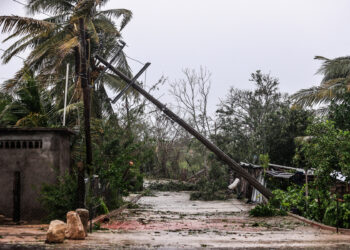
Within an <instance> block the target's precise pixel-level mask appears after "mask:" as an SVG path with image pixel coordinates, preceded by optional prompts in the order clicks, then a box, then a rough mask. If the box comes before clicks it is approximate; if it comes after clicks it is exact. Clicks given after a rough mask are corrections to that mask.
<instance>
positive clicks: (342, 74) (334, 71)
mask: <svg viewBox="0 0 350 250" xmlns="http://www.w3.org/2000/svg"><path fill="white" fill-rule="evenodd" d="M315 59H317V60H322V61H323V62H322V66H321V67H320V69H319V70H318V71H317V73H318V74H322V75H323V79H322V81H321V83H320V85H319V86H313V87H311V88H308V89H301V90H299V91H298V92H296V93H295V94H294V95H292V98H293V99H294V101H295V103H296V104H298V105H301V106H312V105H315V104H329V103H331V102H332V101H333V102H342V101H343V100H344V95H345V94H346V93H348V92H350V56H345V57H338V58H334V59H328V58H325V57H322V56H316V57H315Z"/></svg>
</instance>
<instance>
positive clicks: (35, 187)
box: [0, 129, 70, 220]
mask: <svg viewBox="0 0 350 250" xmlns="http://www.w3.org/2000/svg"><path fill="white" fill-rule="evenodd" d="M69 136H70V134H69V133H67V132H64V131H54V130H53V131H50V130H47V131H45V130H42V131H40V130H39V131H35V130H29V131H26V130H14V131H9V130H7V131H5V132H4V131H1V129H0V142H1V141H2V142H3V141H6V140H11V141H14V140H18V141H23V140H25V141H27V142H29V141H31V140H38V141H39V140H41V141H42V148H9V149H7V148H4V145H3V147H2V148H1V147H0V187H1V189H0V190H1V191H0V214H3V215H5V216H7V217H11V218H12V216H13V188H14V173H15V171H20V174H21V194H20V198H21V219H24V220H34V219H42V218H43V217H44V211H43V209H42V208H41V206H40V203H39V200H38V198H39V192H40V188H41V186H42V184H43V183H56V182H57V174H63V173H64V172H65V171H68V170H69V164H70V141H69Z"/></svg>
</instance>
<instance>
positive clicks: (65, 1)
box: [0, 0, 132, 207]
mask: <svg viewBox="0 0 350 250" xmlns="http://www.w3.org/2000/svg"><path fill="white" fill-rule="evenodd" d="M106 2H107V0H29V1H28V10H29V11H30V12H31V13H33V14H35V13H38V12H49V13H51V14H54V15H55V16H53V17H50V18H47V19H45V20H36V19H33V18H27V17H18V16H0V26H1V25H2V26H3V29H2V32H12V35H10V36H9V37H8V38H7V39H5V40H9V39H12V38H14V37H20V39H19V40H17V41H16V42H15V43H13V45H12V46H10V47H9V48H8V49H7V50H6V52H5V54H4V55H3V60H4V62H8V61H9V60H10V59H11V58H12V57H13V56H14V55H16V54H18V53H20V52H22V51H24V50H25V49H27V48H32V51H31V53H30V55H29V57H28V58H27V59H26V60H25V67H24V68H23V69H21V70H20V71H19V72H18V73H17V74H16V76H15V79H14V80H12V81H8V82H7V83H5V87H4V88H5V90H9V89H13V88H14V87H16V85H17V83H18V80H20V79H21V78H22V77H23V75H24V73H25V72H26V69H29V70H32V71H33V72H35V73H37V75H38V77H39V79H40V78H42V79H44V80H43V81H44V82H46V79H48V76H51V75H54V76H55V78H56V79H58V78H59V76H60V75H64V71H65V64H66V63H68V62H73V65H75V69H74V71H75V91H74V93H75V96H76V98H77V99H79V100H80V99H81V97H83V99H84V130H85V144H86V166H85V167H84V166H83V167H82V168H79V171H78V172H79V174H78V197H79V198H78V204H79V205H78V206H79V207H83V206H84V193H85V191H84V190H85V184H84V174H85V169H87V172H88V173H89V172H90V171H89V170H90V169H91V168H90V165H91V164H92V150H91V135H90V106H91V105H90V100H91V98H90V86H93V85H94V79H96V78H97V77H98V75H99V72H100V71H101V69H100V68H99V67H98V64H97V62H96V61H95V60H94V57H93V56H92V54H94V53H99V54H100V55H101V56H104V57H106V58H108V57H109V56H112V55H111V51H113V49H114V48H115V47H118V46H119V45H118V43H117V38H118V37H120V33H119V31H120V30H122V29H123V28H124V27H125V25H126V24H127V23H128V21H129V20H130V18H131V17H132V14H131V12H130V11H129V10H125V9H113V10H104V11H101V10H100V8H101V7H102V6H103V5H104V4H105V3H106ZM115 17H116V18H118V17H123V18H122V21H121V24H120V28H119V29H118V28H117V27H116V24H115V23H114V22H113V20H112V18H115ZM101 39H102V40H101ZM105 42H108V44H107V45H108V46H107V45H106V44H105ZM86 45H87V46H86ZM122 59H123V58H122V57H120V60H119V61H118V64H119V66H120V67H123V66H124V69H125V70H129V68H128V66H127V64H126V63H125V62H126V61H125V60H124V61H123V60H122ZM123 62H124V64H123ZM85 66H87V67H85ZM83 72H85V73H84V74H82V73H83ZM114 80H117V81H118V79H114ZM119 82H120V81H119ZM62 86H63V84H62V85H60V86H59V85H54V86H53V87H52V91H53V92H54V93H59V92H61V93H62V90H63V88H62ZM100 86H101V85H100ZM81 88H83V89H82V90H81ZM81 93H83V95H81ZM99 93H102V94H105V96H103V97H104V99H106V100H108V97H107V94H106V91H100V92H99ZM58 96H63V94H62V95H58ZM56 98H57V96H56ZM54 101H56V103H57V102H58V101H57V99H56V100H55V99H54ZM108 104H109V103H108ZM110 109H111V108H110Z"/></svg>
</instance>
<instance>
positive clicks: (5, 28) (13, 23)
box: [0, 16, 56, 35]
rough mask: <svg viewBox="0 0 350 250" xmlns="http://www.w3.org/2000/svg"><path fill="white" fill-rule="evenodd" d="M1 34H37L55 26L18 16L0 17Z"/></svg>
mask: <svg viewBox="0 0 350 250" xmlns="http://www.w3.org/2000/svg"><path fill="white" fill-rule="evenodd" d="M1 25H2V30H1V32H2V33H7V32H14V33H16V34H17V35H28V34H33V33H34V34H37V33H41V32H45V31H49V30H51V29H53V28H54V27H55V26H56V25H55V24H53V23H50V22H46V21H42V20H37V19H34V18H29V17H20V16H0V26H1Z"/></svg>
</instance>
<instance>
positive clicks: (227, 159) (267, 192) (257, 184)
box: [95, 55, 273, 198]
mask: <svg viewBox="0 0 350 250" xmlns="http://www.w3.org/2000/svg"><path fill="white" fill-rule="evenodd" d="M95 57H96V58H97V59H98V60H99V61H100V62H102V63H103V64H104V65H105V66H106V67H108V68H109V69H110V70H111V71H113V72H114V73H115V74H117V75H118V76H119V77H120V78H121V79H123V80H124V81H126V82H127V83H129V84H130V83H131V84H132V85H131V86H132V87H133V88H134V89H135V90H137V91H138V92H139V93H140V94H141V95H143V96H144V97H145V98H146V99H147V100H149V101H150V102H152V103H153V104H154V105H156V106H157V107H158V108H159V109H160V110H162V111H163V112H164V113H165V114H166V115H167V116H169V117H170V118H171V119H172V120H173V121H174V122H176V123H177V124H179V125H180V126H181V127H183V128H184V129H185V130H186V131H187V132H189V133H190V134H191V135H193V136H194V137H195V138H196V139H197V140H199V141H200V142H201V143H202V144H204V145H205V146H206V147H207V148H208V149H209V150H210V151H212V152H213V153H214V154H215V155H216V156H217V157H218V158H219V159H220V160H222V161H223V162H225V163H226V164H227V165H228V166H229V167H230V168H231V169H232V170H233V171H235V172H236V173H237V174H238V175H240V176H241V177H243V178H244V179H246V180H247V181H248V182H249V183H250V184H251V185H252V186H253V187H255V188H256V189H257V190H258V191H259V192H260V193H261V194H262V195H264V196H265V197H266V198H271V197H272V196H273V194H272V193H271V191H270V190H268V189H267V188H266V187H265V186H263V185H262V184H261V183H260V182H259V181H257V180H256V179H255V178H254V177H253V176H251V175H250V174H249V173H248V172H247V171H246V170H245V169H243V168H242V167H241V166H240V165H239V164H238V163H237V162H235V161H234V160H232V159H231V158H230V157H229V156H228V155H227V154H225V153H224V152H223V151H222V150H221V149H220V148H218V147H217V146H216V145H215V144H213V143H212V142H210V141H209V140H208V139H207V138H205V137H204V136H203V135H201V134H200V133H198V132H197V131H196V130H195V129H194V128H192V127H191V126H190V125H189V124H187V123H186V122H185V121H184V120H182V119H181V118H180V117H179V116H178V115H176V114H175V113H174V112H172V111H171V110H170V109H168V108H167V107H166V106H165V105H164V104H162V103H161V102H160V101H158V100H157V99H156V98H154V97H153V96H152V95H150V94H149V93H148V92H147V91H145V90H144V89H143V88H141V87H140V86H139V85H138V84H136V83H132V80H131V79H130V78H129V77H127V76H126V75H125V74H123V73H122V72H120V71H119V70H117V69H115V68H114V67H113V66H112V65H111V64H109V63H108V62H107V61H106V60H105V59H103V58H102V57H100V56H99V55H96V56H95Z"/></svg>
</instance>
